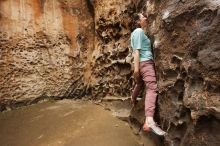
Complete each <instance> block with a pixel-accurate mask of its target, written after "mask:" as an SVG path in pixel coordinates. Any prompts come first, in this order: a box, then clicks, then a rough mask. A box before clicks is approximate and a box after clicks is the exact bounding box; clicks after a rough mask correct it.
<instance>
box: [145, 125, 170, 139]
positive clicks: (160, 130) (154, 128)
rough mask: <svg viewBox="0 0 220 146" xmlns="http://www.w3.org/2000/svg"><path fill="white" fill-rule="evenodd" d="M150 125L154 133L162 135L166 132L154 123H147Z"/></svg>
mask: <svg viewBox="0 0 220 146" xmlns="http://www.w3.org/2000/svg"><path fill="white" fill-rule="evenodd" d="M148 126H149V127H150V129H151V130H152V132H154V133H155V134H157V135H159V136H164V135H166V134H167V133H166V132H165V131H163V130H162V129H161V128H160V127H158V126H157V125H156V124H155V123H154V124H152V125H148Z"/></svg>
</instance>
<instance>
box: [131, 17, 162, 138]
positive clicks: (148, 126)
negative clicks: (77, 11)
mask: <svg viewBox="0 0 220 146" xmlns="http://www.w3.org/2000/svg"><path fill="white" fill-rule="evenodd" d="M146 20H147V18H146V17H145V16H144V15H143V14H141V13H139V14H134V16H133V24H134V27H135V30H134V31H133V32H132V33H131V46H132V48H133V56H134V80H135V87H134V90H133V92H132V97H131V101H132V104H133V106H135V104H136V103H137V96H138V94H139V92H140V90H141V88H142V85H143V82H144V84H145V86H146V96H145V116H146V119H145V123H144V126H143V130H144V131H147V132H149V131H153V132H154V133H155V134H157V135H160V136H163V135H165V134H166V132H164V131H163V130H162V129H161V128H160V127H158V126H157V124H156V123H155V122H154V119H153V117H154V112H155V105H156V98H157V81H156V75H155V68H154V61H153V53H152V48H151V41H150V39H149V38H148V37H147V36H146V35H145V32H144V27H146V26H147V21H146Z"/></svg>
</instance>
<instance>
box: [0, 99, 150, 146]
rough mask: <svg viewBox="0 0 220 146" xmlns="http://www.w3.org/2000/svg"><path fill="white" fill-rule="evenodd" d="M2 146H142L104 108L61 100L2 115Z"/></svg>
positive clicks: (127, 127) (87, 103) (123, 123)
mask: <svg viewBox="0 0 220 146" xmlns="http://www.w3.org/2000/svg"><path fill="white" fill-rule="evenodd" d="M0 145H1V146H140V143H139V142H138V138H137V136H135V135H134V134H133V133H132V131H131V129H130V127H129V125H128V124H127V123H126V122H123V121H121V120H119V119H117V118H115V117H113V116H112V115H111V112H109V111H106V110H104V109H103V108H102V107H100V106H98V105H95V104H92V103H90V102H82V101H73V100H62V101H58V102H45V103H40V104H36V105H32V106H28V107H23V108H20V109H17V110H13V111H7V112H3V113H0ZM148 146H152V145H151V144H149V145H148Z"/></svg>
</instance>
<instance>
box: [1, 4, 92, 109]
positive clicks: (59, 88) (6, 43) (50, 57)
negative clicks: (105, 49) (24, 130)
mask: <svg viewBox="0 0 220 146" xmlns="http://www.w3.org/2000/svg"><path fill="white" fill-rule="evenodd" d="M90 7H91V3H89V2H87V1H81V0H76V1H59V0H52V1H44V0H41V1H38V0H31V1H24V0H21V1H9V0H4V1H0V9H1V13H0V25H1V27H0V51H1V52H0V55H1V56H0V68H1V72H0V78H1V80H0V102H1V103H4V104H5V105H12V104H15V103H19V102H20V103H21V104H23V103H25V104H30V103H32V102H35V101H36V100H39V99H41V98H45V97H56V98H63V97H76V98H77V97H82V96H84V95H85V94H86V92H87V90H86V89H87V88H86V85H85V84H84V79H85V78H86V77H87V76H88V75H85V73H87V72H88V71H87V70H89V69H90V67H89V66H90V63H89V62H90V61H89V60H90V56H91V55H90V54H91V51H92V50H93V48H94V47H93V42H94V22H93V15H94V14H93V12H92V10H91V8H90ZM87 78H88V77H87ZM1 108H2V110H3V109H4V108H5V106H1Z"/></svg>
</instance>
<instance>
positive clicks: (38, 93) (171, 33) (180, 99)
mask: <svg viewBox="0 0 220 146" xmlns="http://www.w3.org/2000/svg"><path fill="white" fill-rule="evenodd" d="M219 5H220V2H219V0H163V1H161V0H154V1H153V0H121V1H116V0H111V1H108V0H102V1H100V0H99V1H98V0H96V1H93V0H86V1H84V0H75V1H70V0H65V1H61V0H50V1H46V0H40V1H39V0H30V1H25V0H20V1H12V0H1V1H0V25H1V27H0V51H1V52H0V55H1V56H0V69H1V72H0V77H1V79H0V102H1V103H2V105H9V104H13V105H14V104H18V105H19V103H21V102H22V103H24V102H26V103H27V104H29V103H32V102H35V101H38V100H40V99H41V98H44V97H53V98H81V97H85V96H89V97H91V98H93V99H100V98H102V97H103V96H112V95H116V96H129V95H130V91H131V87H132V57H131V49H130V44H129V42H130V40H129V38H130V33H131V15H132V14H133V13H134V12H141V11H142V12H143V13H145V14H146V15H147V16H148V28H147V29H146V31H147V32H148V35H149V36H150V38H151V40H152V42H153V46H154V55H155V63H156V71H157V72H156V73H157V77H158V88H159V98H158V105H159V106H158V107H159V108H158V111H159V112H158V114H157V116H158V120H159V121H160V124H161V125H162V127H163V128H164V129H165V130H167V131H168V133H169V135H168V136H167V137H165V145H173V146H179V145H181V146H186V145H192V146H201V145H202V146H206V145H207V146H217V145H219V144H220V140H219V139H220V132H219V131H220V130H219V127H220V116H219V113H220V111H219V109H220V101H219V98H220V58H219V56H220V49H219V47H220V43H219V42H220V37H219V35H220V30H219V29H220V27H219V25H220V14H219V13H220V12H219ZM139 105H140V108H139V107H138V108H137V109H136V110H135V111H134V114H132V115H131V117H132V119H133V120H136V121H138V122H139V123H141V122H142V120H143V117H144V115H143V103H139ZM5 107H6V106H1V110H4V109H5ZM141 111H142V112H141Z"/></svg>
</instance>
